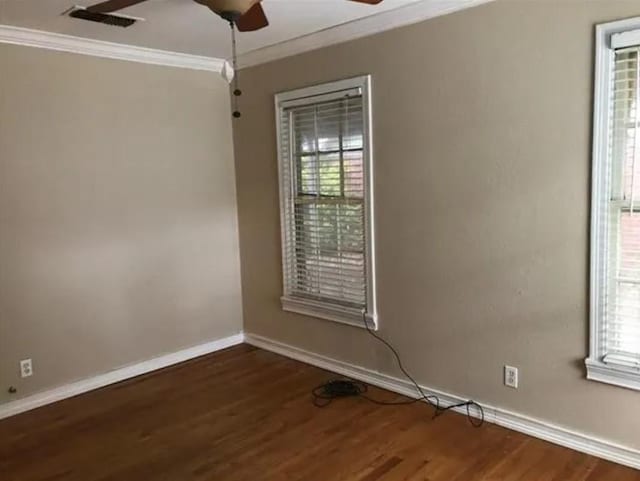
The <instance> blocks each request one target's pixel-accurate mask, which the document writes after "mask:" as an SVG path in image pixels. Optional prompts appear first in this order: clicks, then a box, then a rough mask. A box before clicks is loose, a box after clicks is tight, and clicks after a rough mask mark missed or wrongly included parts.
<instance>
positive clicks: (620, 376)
mask: <svg viewBox="0 0 640 481" xmlns="http://www.w3.org/2000/svg"><path fill="white" fill-rule="evenodd" d="M585 364H586V366H587V379H591V380H592V381H600V382H604V383H607V384H613V385H615V386H621V387H626V388H628V389H634V390H636V391H640V369H636V368H632V367H625V366H617V365H613V364H606V363H604V362H602V361H599V360H596V359H591V358H587V359H586V361H585Z"/></svg>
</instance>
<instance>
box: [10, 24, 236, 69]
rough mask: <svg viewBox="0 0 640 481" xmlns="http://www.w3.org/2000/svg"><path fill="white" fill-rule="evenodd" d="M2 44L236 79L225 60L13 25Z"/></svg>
mask: <svg viewBox="0 0 640 481" xmlns="http://www.w3.org/2000/svg"><path fill="white" fill-rule="evenodd" d="M0 43H8V44H13V45H23V46H27V47H37V48H46V49H49V50H57V51H60V52H70V53H78V54H82V55H90V56H92V57H102V58H110V59H116V60H127V61H130V62H138V63H146V64H151V65H163V66H166V67H177V68H186V69H190V70H204V71H207V72H214V73H217V74H219V75H221V76H222V77H223V78H224V79H226V80H230V79H231V78H232V77H233V70H232V69H231V67H230V66H229V64H228V62H227V61H226V60H224V59H219V58H213V57H201V56H198V55H189V54H185V53H178V52H170V51H167V50H156V49H152V48H145V47H137V46H134V45H125V44H120V43H113V42H104V41H102V40H93V39H89V38H81V37H73V36H71V35H63V34H60V33H52V32H45V31H43V30H32V29H29V28H22V27H14V26H11V25H0Z"/></svg>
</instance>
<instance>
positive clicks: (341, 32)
mask: <svg viewBox="0 0 640 481" xmlns="http://www.w3.org/2000/svg"><path fill="white" fill-rule="evenodd" d="M492 1H494V0H445V1H442V0H421V1H418V2H415V3H410V4H409V5H405V6H402V7H399V8H396V9H393V10H387V11H384V12H380V13H378V14H375V15H370V16H367V17H363V18H359V19H357V20H353V21H351V22H346V23H342V24H340V25H336V26H333V27H329V28H326V29H324V30H319V31H317V32H313V33H310V34H308V35H302V36H300V37H296V38H292V39H291V40H285V41H284V42H280V43H276V44H274V45H270V46H267V47H263V48H259V49H256V50H251V51H249V52H245V53H243V54H240V55H239V56H238V67H239V68H246V67H252V66H254V65H259V64H262V63H266V62H271V61H272V60H277V59H280V58H284V57H289V56H291V55H297V54H300V53H303V52H309V51H311V50H317V49H319V48H322V47H328V46H330V45H335V44H337V43H342V42H347V41H349V40H354V39H357V38H361V37H366V36H369V35H373V34H376V33H380V32H384V31H386V30H391V29H393V28H398V27H403V26H405V25H411V24H413V23H419V22H422V21H424V20H428V19H430V18H434V17H440V16H442V15H447V14H449V13H453V12H457V11H460V10H464V9H467V8H471V7H475V6H477V5H481V4H483V3H489V2H492Z"/></svg>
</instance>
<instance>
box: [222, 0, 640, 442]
mask: <svg viewBox="0 0 640 481" xmlns="http://www.w3.org/2000/svg"><path fill="white" fill-rule="evenodd" d="M634 15H640V3H639V2H637V1H616V0H561V1H535V0H533V1H519V0H512V1H510V0H498V1H497V2H494V3H489V4H485V5H482V6H478V7H476V8H472V9H469V10H466V11H463V12H458V13H455V14H452V15H448V16H444V17H440V18H436V19H432V20H429V21H426V22H423V23H420V24H416V25H412V26H408V27H404V28H400V29H396V30H392V31H389V32H385V33H382V34H379V35H375V36H372V37H368V38H363V39H359V40H355V41H351V42H348V43H345V44H341V45H337V46H332V47H328V48H324V49H320V50H317V51H313V52H309V53H306V54H302V55H298V56H295V57H291V58H287V59H283V60H279V61H275V62H272V63H269V64H265V65H261V66H256V67H253V68H249V69H246V70H243V71H242V81H243V84H244V85H243V91H244V93H245V95H244V96H243V117H242V119H241V120H240V121H239V122H237V123H236V124H235V128H234V135H235V152H236V172H237V188H238V202H239V203H238V209H239V225H240V247H241V258H242V273H243V276H242V279H243V302H244V315H245V330H246V331H248V332H251V333H255V334H259V335H263V336H267V337H270V338H273V339H276V340H278V341H281V342H285V343H289V344H292V345H295V346H298V347H301V348H304V349H308V350H311V351H315V352H318V353H321V354H324V355H327V356H331V357H334V358H337V359H340V360H345V361H350V362H353V363H356V364H358V365H362V366H365V367H367V368H370V369H375V370H379V371H381V372H384V373H390V374H398V372H397V371H396V369H395V367H394V365H393V361H392V358H391V357H390V355H389V353H388V352H387V351H385V349H384V347H381V346H380V345H379V344H376V343H375V341H374V340H372V339H371V338H369V337H367V335H366V333H365V332H364V331H363V330H361V329H358V328H353V327H347V326H343V325H339V324H335V323H332V322H330V321H325V320H319V319H312V318H308V317H303V316H298V315H295V314H290V313H285V312H283V311H282V310H281V308H280V303H279V296H280V295H281V289H282V287H281V286H282V282H281V267H280V255H281V254H280V226H279V207H278V177H277V162H276V143H275V140H276V134H275V125H274V106H273V96H274V94H275V93H277V92H279V91H285V90H289V89H294V88H299V87H303V86H307V85H311V84H316V83H320V82H324V81H332V80H336V79H341V78H347V77H351V76H355V75H360V74H366V73H370V74H372V76H373V116H374V122H373V135H374V137H373V143H374V157H375V158H374V169H375V189H376V191H375V192H376V198H375V219H376V233H375V235H376V248H377V252H376V254H377V260H378V305H379V311H380V333H381V334H382V335H383V336H384V337H385V338H387V339H388V340H389V341H391V342H392V343H393V344H394V345H395V346H396V347H397V348H398V350H399V351H400V353H401V354H402V357H403V359H404V360H405V364H406V366H407V367H408V368H409V369H410V370H411V371H412V372H413V373H414V374H415V376H416V377H417V378H418V380H419V381H420V382H421V383H423V384H426V385H429V386H433V387H436V388H440V389H443V390H446V391H449V392H453V393H457V394H460V395H462V396H466V397H472V398H475V399H476V400H478V401H480V402H487V403H491V404H493V405H496V406H500V407H503V408H507V409H510V410H513V411H517V412H520V413H525V414H528V415H531V416H534V417H537V418H541V419H545V420H548V421H551V422H553V423H557V424H559V425H563V426H566V427H569V428H571V429H574V430H578V431H582V432H586V433H590V434H594V435H597V436H600V437H603V438H607V439H610V440H614V441H617V442H620V443H624V444H626V445H629V446H633V447H636V448H640V437H638V432H639V431H640V417H638V416H637V415H636V413H637V406H638V402H639V401H640V393H637V392H633V391H629V390H625V389H623V388H618V387H613V386H608V385H604V384H600V383H596V382H592V381H587V380H586V379H585V369H584V362H583V360H584V358H585V357H586V356H587V351H588V349H587V344H588V276H589V271H588V256H589V195H590V194H589V189H590V186H589V182H590V157H591V153H590V145H591V116H592V95H593V94H592V91H593V86H592V85H593V58H594V49H593V38H594V26H595V24H597V23H600V22H606V21H610V20H615V19H620V18H624V17H629V16H634ZM504 364H510V365H514V366H517V367H519V368H520V388H519V389H518V390H512V389H509V388H506V387H504V386H503V384H502V381H503V378H502V375H503V371H502V368H503V365H504ZM605 409H607V410H606V411H605Z"/></svg>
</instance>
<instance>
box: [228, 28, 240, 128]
mask: <svg viewBox="0 0 640 481" xmlns="http://www.w3.org/2000/svg"><path fill="white" fill-rule="evenodd" d="M229 25H230V26H231V53H232V63H233V116H234V117H235V118H236V119H237V118H239V117H240V115H241V114H240V111H239V110H238V97H239V96H240V95H242V90H240V89H239V88H238V55H237V52H236V29H235V24H234V21H233V20H231V21H229Z"/></svg>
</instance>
